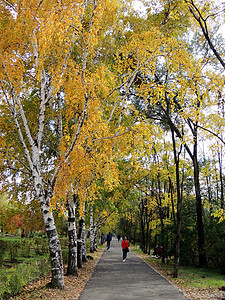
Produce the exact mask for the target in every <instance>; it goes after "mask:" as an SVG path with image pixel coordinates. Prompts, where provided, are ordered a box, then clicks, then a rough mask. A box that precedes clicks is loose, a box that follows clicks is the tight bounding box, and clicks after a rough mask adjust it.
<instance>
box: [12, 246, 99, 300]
mask: <svg viewBox="0 0 225 300" xmlns="http://www.w3.org/2000/svg"><path fill="white" fill-rule="evenodd" d="M103 250H104V249H98V250H97V251H96V252H95V253H91V254H90V255H91V256H92V257H93V260H88V261H87V262H86V263H84V264H83V266H82V268H81V269H79V270H78V277H74V276H72V275H69V276H65V277H64V281H65V288H64V290H59V289H51V288H48V287H46V284H47V283H49V282H50V281H51V275H49V276H47V277H45V278H43V279H40V280H38V281H36V282H34V283H32V284H29V285H27V286H26V287H25V288H24V289H23V291H22V293H20V294H19V295H17V296H14V297H11V298H10V299H14V300H31V299H35V300H37V299H45V300H51V299H54V300H62V299H68V300H77V299H78V297H79V295H80V293H81V292H82V290H83V289H84V287H85V285H86V283H87V282H88V280H89V278H90V277H91V275H92V273H93V272H94V269H95V266H96V264H97V263H98V261H99V259H100V257H101V255H102V252H103ZM88 254H89V253H88ZM65 271H66V268H65Z"/></svg>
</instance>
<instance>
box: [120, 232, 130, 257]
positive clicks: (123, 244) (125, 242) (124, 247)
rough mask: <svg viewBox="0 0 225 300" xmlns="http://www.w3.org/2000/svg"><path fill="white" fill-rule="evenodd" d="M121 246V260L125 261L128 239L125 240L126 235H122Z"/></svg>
mask: <svg viewBox="0 0 225 300" xmlns="http://www.w3.org/2000/svg"><path fill="white" fill-rule="evenodd" d="M121 247H122V251H123V262H125V261H126V258H127V252H129V241H128V240H127V237H126V236H124V238H123V240H122V243H121Z"/></svg>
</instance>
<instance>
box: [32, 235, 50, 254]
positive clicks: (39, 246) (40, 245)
mask: <svg viewBox="0 0 225 300" xmlns="http://www.w3.org/2000/svg"><path fill="white" fill-rule="evenodd" d="M34 247H35V253H36V254H38V255H43V254H44V253H48V251H49V247H48V240H47V239H45V238H42V237H35V238H34Z"/></svg>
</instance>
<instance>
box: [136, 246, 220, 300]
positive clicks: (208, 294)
mask: <svg viewBox="0 0 225 300" xmlns="http://www.w3.org/2000/svg"><path fill="white" fill-rule="evenodd" d="M132 250H133V251H134V252H135V253H137V255H138V256H140V257H141V258H142V259H144V260H145V261H146V262H147V263H148V264H149V265H150V266H152V267H153V268H154V269H156V270H157V271H158V272H159V273H161V274H162V275H163V276H164V277H166V278H167V279H168V280H169V281H170V282H172V283H173V284H175V285H176V286H177V287H178V288H179V289H180V290H181V291H182V292H184V293H185V294H187V295H188V296H189V297H190V299H204V300H205V299H224V298H223V295H224V296H225V294H223V292H220V291H218V287H219V286H222V285H225V275H221V274H219V273H218V272H217V271H215V270H212V269H210V268H206V267H204V268H194V267H184V266H180V267H179V276H178V278H173V267H174V266H173V263H172V262H169V263H165V264H163V263H162V262H161V259H155V258H152V257H151V256H149V255H147V254H144V253H143V252H142V251H141V250H140V249H135V247H132ZM151 253H152V252H151Z"/></svg>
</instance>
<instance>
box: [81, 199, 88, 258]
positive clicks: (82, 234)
mask: <svg viewBox="0 0 225 300" xmlns="http://www.w3.org/2000/svg"><path fill="white" fill-rule="evenodd" d="M83 211H84V217H83V218H82V219H83V224H82V231H81V242H82V261H83V262H86V261H87V247H86V240H87V237H86V225H85V214H86V208H85V201H84V206H83Z"/></svg>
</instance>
